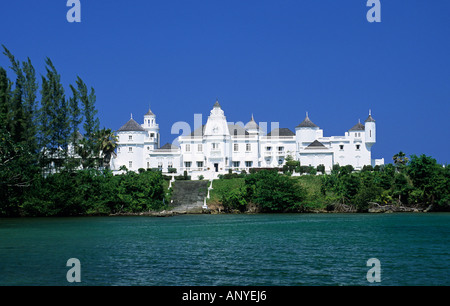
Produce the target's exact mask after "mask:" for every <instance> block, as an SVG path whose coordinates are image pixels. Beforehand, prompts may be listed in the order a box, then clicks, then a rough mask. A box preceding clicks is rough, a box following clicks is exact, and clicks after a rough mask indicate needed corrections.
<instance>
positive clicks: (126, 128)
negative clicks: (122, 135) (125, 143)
mask: <svg viewBox="0 0 450 306" xmlns="http://www.w3.org/2000/svg"><path fill="white" fill-rule="evenodd" d="M117 131H118V132H130V131H139V132H145V130H144V128H143V127H142V126H141V125H140V124H139V123H137V122H136V121H135V120H134V119H133V118H131V119H130V120H128V122H127V123H125V124H124V125H123V126H122V127H121V128H120V129H118V130H117Z"/></svg>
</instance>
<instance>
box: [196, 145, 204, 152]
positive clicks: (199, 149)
mask: <svg viewBox="0 0 450 306" xmlns="http://www.w3.org/2000/svg"><path fill="white" fill-rule="evenodd" d="M197 150H198V151H199V152H202V151H203V146H202V144H199V145H198V146H197Z"/></svg>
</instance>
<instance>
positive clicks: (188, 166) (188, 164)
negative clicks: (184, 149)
mask: <svg viewBox="0 0 450 306" xmlns="http://www.w3.org/2000/svg"><path fill="white" fill-rule="evenodd" d="M191 164H192V163H191V162H184V166H185V167H186V168H190V167H191Z"/></svg>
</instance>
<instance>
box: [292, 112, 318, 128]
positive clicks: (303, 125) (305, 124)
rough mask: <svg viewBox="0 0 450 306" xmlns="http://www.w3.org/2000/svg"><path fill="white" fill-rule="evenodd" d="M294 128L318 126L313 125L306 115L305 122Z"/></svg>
mask: <svg viewBox="0 0 450 306" xmlns="http://www.w3.org/2000/svg"><path fill="white" fill-rule="evenodd" d="M296 127H298V128H302V127H318V126H317V125H315V124H314V123H313V122H312V121H311V120H310V119H309V117H308V114H306V118H305V120H303V122H302V123H300V124H299V125H297V126H296Z"/></svg>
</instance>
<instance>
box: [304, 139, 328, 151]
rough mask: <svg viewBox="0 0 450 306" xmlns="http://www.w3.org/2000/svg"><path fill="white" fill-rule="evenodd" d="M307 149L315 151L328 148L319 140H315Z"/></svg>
mask: <svg viewBox="0 0 450 306" xmlns="http://www.w3.org/2000/svg"><path fill="white" fill-rule="evenodd" d="M306 148H310V149H311V148H314V149H320V148H326V147H325V146H324V145H323V143H321V142H320V141H318V140H314V141H313V142H312V143H310V144H309V146H307V147H306Z"/></svg>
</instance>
